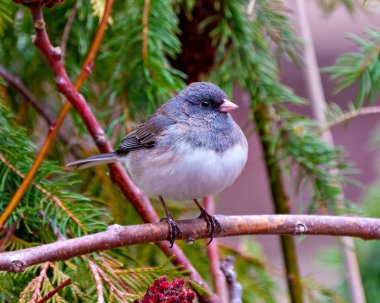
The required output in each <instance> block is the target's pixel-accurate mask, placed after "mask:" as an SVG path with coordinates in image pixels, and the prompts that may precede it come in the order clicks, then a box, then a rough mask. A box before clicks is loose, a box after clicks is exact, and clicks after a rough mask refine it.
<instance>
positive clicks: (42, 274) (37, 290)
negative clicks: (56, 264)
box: [31, 262, 50, 303]
mask: <svg viewBox="0 0 380 303" xmlns="http://www.w3.org/2000/svg"><path fill="white" fill-rule="evenodd" d="M49 267H50V262H46V263H45V264H44V265H42V267H41V271H40V274H39V276H38V278H37V283H36V288H35V289H34V294H33V296H32V299H31V303H34V302H37V298H38V297H41V293H40V289H41V286H42V282H43V281H44V279H47V275H46V272H47V270H48V269H49Z"/></svg>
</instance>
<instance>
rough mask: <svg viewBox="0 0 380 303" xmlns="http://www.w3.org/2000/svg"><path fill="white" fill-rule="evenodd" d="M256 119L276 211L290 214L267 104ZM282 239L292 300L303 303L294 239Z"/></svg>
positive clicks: (257, 113) (262, 107) (259, 110)
mask: <svg viewBox="0 0 380 303" xmlns="http://www.w3.org/2000/svg"><path fill="white" fill-rule="evenodd" d="M255 119H256V124H257V129H258V132H259V134H260V140H261V146H262V149H263V153H264V159H265V165H266V169H267V172H268V180H269V185H270V189H271V194H272V200H273V204H274V208H275V212H276V214H289V213H290V206H289V200H288V197H287V195H286V192H285V187H284V183H283V180H282V175H281V169H280V166H279V163H278V162H277V161H275V159H274V155H273V154H272V152H271V150H272V147H271V144H270V142H269V141H268V138H271V137H273V134H272V129H271V126H270V124H271V120H270V117H269V109H268V108H267V106H266V105H264V104H262V105H261V107H260V108H258V109H257V111H256V113H255ZM280 241H281V249H282V254H283V259H284V264H285V268H286V278H287V284H288V290H289V294H290V298H291V302H293V303H301V302H303V294H302V293H303V291H302V284H301V278H300V274H299V270H298V260H297V253H296V248H295V244H294V239H293V238H292V237H289V236H281V237H280Z"/></svg>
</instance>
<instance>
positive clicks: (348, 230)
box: [0, 215, 380, 272]
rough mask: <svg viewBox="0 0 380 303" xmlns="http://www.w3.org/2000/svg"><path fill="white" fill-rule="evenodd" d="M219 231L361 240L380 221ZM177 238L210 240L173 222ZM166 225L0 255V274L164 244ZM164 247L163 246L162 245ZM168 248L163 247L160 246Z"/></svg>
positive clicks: (293, 221) (226, 219)
mask: <svg viewBox="0 0 380 303" xmlns="http://www.w3.org/2000/svg"><path fill="white" fill-rule="evenodd" d="M216 218H217V219H218V221H219V223H220V224H221V226H222V231H221V232H220V233H218V234H217V235H216V237H231V236H240V235H259V234H261V235H263V234H266V235H289V236H290V235H293V236H299V235H328V236H350V237H358V238H362V239H366V240H372V239H380V219H374V218H360V217H344V216H342V217H339V216H311V215H256V216H220V215H218V216H216ZM177 223H178V225H179V227H180V228H181V230H182V236H181V237H179V238H180V239H185V240H186V241H194V240H196V239H204V238H208V237H209V232H208V229H207V224H206V222H205V221H204V220H203V219H200V218H197V219H193V220H183V221H177ZM168 234H169V231H168V225H167V224H166V223H165V222H160V223H147V224H140V225H130V226H120V225H112V226H110V227H109V228H108V229H107V230H106V231H103V232H99V233H96V234H92V235H88V236H83V237H79V238H74V239H68V240H63V241H58V242H54V243H49V244H44V245H41V246H36V247H30V248H26V249H22V250H17V251H11V252H4V253H1V254H0V270H3V271H10V272H19V271H22V270H24V269H25V268H26V267H27V266H31V265H34V264H39V263H43V262H46V261H62V260H67V259H70V258H73V257H77V256H80V255H84V254H88V253H92V252H95V251H101V250H106V249H111V248H116V247H122V246H130V245H135V244H138V243H139V244H140V243H149V242H157V241H165V240H166V239H167V238H168ZM161 243H163V242H161ZM165 244H166V245H168V244H167V243H165Z"/></svg>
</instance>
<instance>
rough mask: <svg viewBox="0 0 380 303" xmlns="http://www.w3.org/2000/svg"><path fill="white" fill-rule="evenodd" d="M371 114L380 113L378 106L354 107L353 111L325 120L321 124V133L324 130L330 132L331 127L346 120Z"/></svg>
mask: <svg viewBox="0 0 380 303" xmlns="http://www.w3.org/2000/svg"><path fill="white" fill-rule="evenodd" d="M373 114H380V106H369V107H362V108H358V109H355V110H354V111H351V112H347V113H344V114H343V115H342V116H340V117H338V118H337V119H336V120H333V121H330V122H326V123H325V126H323V129H322V130H321V134H323V133H324V132H330V130H331V129H332V128H333V127H335V126H337V125H339V124H341V123H344V122H347V121H348V120H351V119H353V118H356V117H358V116H362V115H373Z"/></svg>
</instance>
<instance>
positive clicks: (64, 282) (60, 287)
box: [37, 278, 71, 303]
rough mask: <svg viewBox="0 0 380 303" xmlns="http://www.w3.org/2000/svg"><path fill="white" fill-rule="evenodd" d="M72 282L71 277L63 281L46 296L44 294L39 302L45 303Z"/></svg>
mask: <svg viewBox="0 0 380 303" xmlns="http://www.w3.org/2000/svg"><path fill="white" fill-rule="evenodd" d="M70 283H71V279H70V278H68V279H66V280H65V281H63V282H62V283H61V284H59V285H58V286H57V287H56V288H54V289H52V290H51V291H49V292H48V293H47V294H46V296H44V297H43V298H42V299H41V300H39V301H38V302H37V303H44V302H47V301H48V300H49V299H51V298H52V297H53V296H54V295H55V294H56V293H57V292H59V291H60V290H61V289H62V288H64V287H66V286H67V285H69V284H70Z"/></svg>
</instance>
